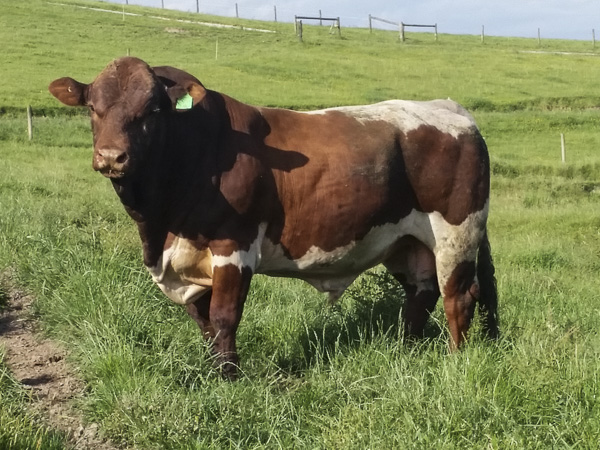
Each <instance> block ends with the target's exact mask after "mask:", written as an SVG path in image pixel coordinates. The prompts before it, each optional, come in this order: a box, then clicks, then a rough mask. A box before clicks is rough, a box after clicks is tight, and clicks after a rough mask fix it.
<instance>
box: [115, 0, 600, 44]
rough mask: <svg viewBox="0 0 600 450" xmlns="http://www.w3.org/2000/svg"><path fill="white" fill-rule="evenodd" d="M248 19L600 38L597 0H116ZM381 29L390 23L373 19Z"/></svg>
mask: <svg viewBox="0 0 600 450" xmlns="http://www.w3.org/2000/svg"><path fill="white" fill-rule="evenodd" d="M112 2H113V3H126V2H128V3H129V4H134V5H143V6H154V7H157V8H160V7H161V5H162V4H164V7H165V8H167V9H178V10H182V11H191V12H196V7H197V5H198V7H199V9H200V12H202V13H206V14H215V15H220V16H230V17H234V16H235V5H236V3H237V5H238V12H239V17H241V18H245V19H258V20H274V14H275V13H274V7H276V9H277V20H278V21H280V22H293V20H294V15H299V16H300V15H302V16H318V15H319V10H321V13H322V15H323V17H340V22H341V25H342V28H343V27H344V26H350V27H367V26H368V24H369V21H368V17H369V14H371V15H372V16H375V17H380V18H382V19H386V20H390V21H393V22H400V21H402V22H404V23H414V24H426V25H431V24H435V23H437V24H438V31H439V32H440V33H451V34H476V35H479V34H481V31H482V26H484V27H485V34H486V35H488V36H514V37H530V38H537V36H538V28H539V29H540V35H541V37H542V38H557V39H579V40H591V39H592V29H595V30H596V34H597V36H598V40H600V1H598V0H396V1H390V0H353V1H351V0H330V1H327V0H319V1H317V0H267V1H264V0H112ZM373 24H374V26H375V25H376V26H377V27H378V28H386V29H393V27H392V26H390V25H385V24H383V23H377V22H373Z"/></svg>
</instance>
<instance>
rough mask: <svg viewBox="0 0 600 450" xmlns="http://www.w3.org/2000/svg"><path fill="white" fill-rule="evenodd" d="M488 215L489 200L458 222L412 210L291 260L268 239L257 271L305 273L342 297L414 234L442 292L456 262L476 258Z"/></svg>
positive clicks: (323, 288) (425, 285)
mask: <svg viewBox="0 0 600 450" xmlns="http://www.w3.org/2000/svg"><path fill="white" fill-rule="evenodd" d="M487 214H488V203H486V205H485V207H484V208H483V209H482V210H481V211H477V212H474V213H472V214H470V215H469V216H468V217H467V218H466V219H465V220H464V221H463V222H462V223H461V224H460V225H452V224H449V223H448V222H446V221H445V220H444V218H443V217H442V215H441V214H440V213H438V212H432V213H424V212H419V211H416V210H413V211H412V212H411V213H410V214H409V215H408V216H406V217H404V218H403V219H401V220H400V221H399V222H398V223H395V224H384V225H381V226H377V227H374V228H373V229H372V230H371V231H369V233H367V235H366V236H365V237H364V238H363V239H361V240H360V241H352V242H351V243H349V244H347V245H344V246H342V247H338V248H336V249H334V250H331V251H324V250H322V249H320V248H318V247H315V246H313V247H311V248H310V249H309V250H308V251H307V252H306V254H304V255H303V256H302V257H300V258H298V259H295V260H291V259H288V258H287V257H286V256H285V255H284V252H283V249H282V248H281V246H279V245H273V244H272V243H271V242H270V241H269V240H268V239H265V242H264V243H263V245H262V258H261V259H260V263H259V265H258V267H257V269H256V272H257V273H264V274H266V275H280V276H290V277H297V278H301V279H303V280H305V281H307V282H308V283H310V284H311V285H313V286H314V287H315V288H316V289H318V290H320V291H322V292H329V293H330V295H331V296H332V297H339V296H340V295H341V294H342V293H343V291H344V290H345V289H346V288H347V287H348V286H349V285H350V284H351V283H352V282H353V281H354V279H355V278H356V277H357V276H358V275H359V274H360V273H362V272H363V271H365V270H367V269H369V268H371V267H374V266H376V265H377V264H380V263H382V262H384V261H385V260H386V259H387V258H388V257H390V253H391V252H392V251H393V245H394V244H395V243H396V242H397V241H398V240H400V239H401V238H402V237H404V236H408V235H410V236H413V237H415V238H417V239H418V240H419V241H421V242H422V243H423V244H424V245H425V246H426V247H427V248H429V249H430V250H431V251H432V252H433V254H434V255H435V259H436V267H437V279H438V283H439V286H440V290H442V291H443V287H444V286H445V284H446V283H447V281H448V279H449V278H450V276H451V274H452V272H453V270H454V269H455V268H456V266H457V265H458V264H460V263H461V262H464V261H474V260H475V259H476V256H477V249H478V244H479V242H480V241H481V238H482V235H483V232H484V230H485V221H486V218H487ZM428 283H430V282H427V283H422V286H419V287H420V289H427V290H430V289H431V288H432V287H431V286H430V284H428Z"/></svg>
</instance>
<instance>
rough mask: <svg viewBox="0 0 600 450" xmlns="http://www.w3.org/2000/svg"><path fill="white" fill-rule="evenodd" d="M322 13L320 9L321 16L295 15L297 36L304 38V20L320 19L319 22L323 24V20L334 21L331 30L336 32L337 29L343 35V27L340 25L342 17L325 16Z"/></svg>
mask: <svg viewBox="0 0 600 450" xmlns="http://www.w3.org/2000/svg"><path fill="white" fill-rule="evenodd" d="M320 13H321V11H319V17H311V16H294V29H295V30H296V36H298V39H300V40H302V21H303V20H318V21H319V24H323V21H326V22H332V23H331V28H330V29H329V32H330V33H334V32H335V31H334V29H336V30H337V33H338V36H341V35H342V28H341V26H340V18H339V17H323V16H321V14H320Z"/></svg>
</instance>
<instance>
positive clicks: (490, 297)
mask: <svg viewBox="0 0 600 450" xmlns="http://www.w3.org/2000/svg"><path fill="white" fill-rule="evenodd" d="M495 272H496V270H495V269H494V260H493V259H492V251H491V247H490V241H489V239H488V235H487V231H486V232H485V233H484V235H483V239H482V240H481V244H480V246H479V252H478V254H477V279H478V280H479V313H480V314H481V316H482V319H483V331H484V333H485V334H486V335H487V336H488V337H489V338H490V339H496V338H497V337H498V335H499V329H498V290H497V287H496V277H495Z"/></svg>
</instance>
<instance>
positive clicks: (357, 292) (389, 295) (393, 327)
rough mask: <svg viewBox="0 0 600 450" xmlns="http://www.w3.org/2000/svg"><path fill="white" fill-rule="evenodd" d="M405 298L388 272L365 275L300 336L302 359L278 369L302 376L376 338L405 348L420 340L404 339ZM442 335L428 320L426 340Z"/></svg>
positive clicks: (283, 363) (290, 360)
mask: <svg viewBox="0 0 600 450" xmlns="http://www.w3.org/2000/svg"><path fill="white" fill-rule="evenodd" d="M405 301H406V295H405V293H404V290H403V289H402V287H401V286H400V284H399V283H398V282H397V281H396V280H395V279H394V278H393V277H392V276H391V275H390V274H389V273H388V272H387V271H381V272H367V273H365V274H363V275H362V276H361V277H360V278H359V279H358V280H357V281H356V282H355V283H354V284H353V285H352V286H351V287H350V288H349V289H348V291H346V293H345V294H344V296H343V297H342V298H341V299H340V300H339V302H338V304H336V305H335V306H333V307H330V308H325V309H324V311H323V313H322V314H320V315H319V316H317V317H316V318H315V320H313V321H312V322H311V323H307V324H306V326H305V333H303V334H302V335H299V336H298V339H299V341H300V342H301V347H302V349H303V355H302V356H303V358H299V357H297V358H285V359H280V360H278V361H277V365H278V367H279V368H280V369H281V370H282V371H284V372H286V373H288V374H300V373H301V372H303V371H305V370H306V369H308V368H310V367H313V366H315V365H316V364H325V365H330V364H331V362H332V360H333V359H334V358H335V355H336V354H339V353H342V354H345V353H348V352H349V350H351V349H356V348H358V347H360V346H362V345H365V344H366V345H369V344H370V343H372V342H373V341H375V340H377V339H381V338H383V339H386V340H390V342H396V341H398V340H401V341H403V343H404V344H405V345H411V344H414V343H415V342H417V343H422V342H423V340H421V339H414V340H413V339H404V338H403V325H402V308H403V306H404V302H405ZM442 333H443V331H442V329H441V328H440V326H439V323H437V322H436V321H434V320H431V319H430V320H429V321H428V323H427V326H426V328H425V332H424V339H425V340H428V339H433V338H437V337H439V336H440V335H441V334H442Z"/></svg>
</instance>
